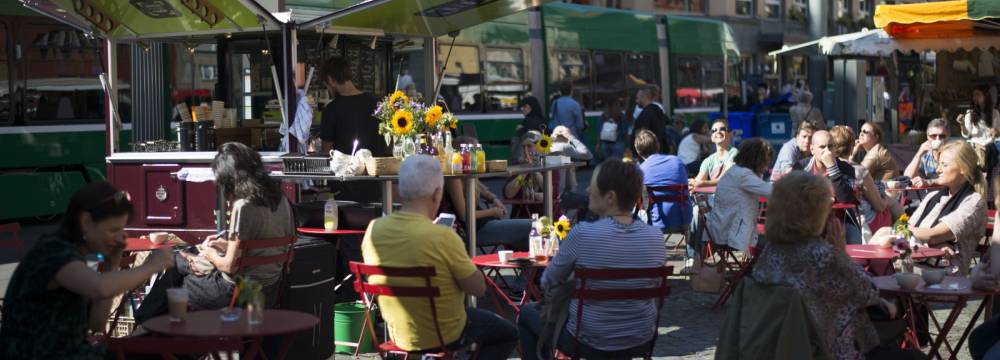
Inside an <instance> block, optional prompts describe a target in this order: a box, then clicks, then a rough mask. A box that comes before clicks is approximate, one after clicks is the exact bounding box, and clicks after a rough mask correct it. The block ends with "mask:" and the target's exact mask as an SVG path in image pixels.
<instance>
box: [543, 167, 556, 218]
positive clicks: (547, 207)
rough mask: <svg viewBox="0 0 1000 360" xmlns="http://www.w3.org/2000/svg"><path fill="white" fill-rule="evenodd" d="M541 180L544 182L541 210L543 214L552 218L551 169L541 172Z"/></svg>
mask: <svg viewBox="0 0 1000 360" xmlns="http://www.w3.org/2000/svg"><path fill="white" fill-rule="evenodd" d="M542 178H543V182H544V183H545V188H544V189H543V191H544V195H545V196H544V199H543V203H542V204H543V207H544V208H543V211H544V212H545V216H548V217H549V219H552V196H553V195H552V170H546V171H543V172H542Z"/></svg>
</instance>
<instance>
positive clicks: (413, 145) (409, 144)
mask: <svg viewBox="0 0 1000 360" xmlns="http://www.w3.org/2000/svg"><path fill="white" fill-rule="evenodd" d="M416 153H417V142H416V141H414V140H413V137H412V136H406V137H404V138H403V158H408V157H410V156H411V155H414V154H416Z"/></svg>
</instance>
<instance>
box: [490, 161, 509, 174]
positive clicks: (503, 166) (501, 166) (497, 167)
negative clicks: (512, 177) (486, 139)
mask: <svg viewBox="0 0 1000 360" xmlns="http://www.w3.org/2000/svg"><path fill="white" fill-rule="evenodd" d="M504 171H507V160H490V161H487V162H486V172H504Z"/></svg>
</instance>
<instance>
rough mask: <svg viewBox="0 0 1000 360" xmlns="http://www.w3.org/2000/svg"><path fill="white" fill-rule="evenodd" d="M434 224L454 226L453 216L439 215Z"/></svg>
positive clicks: (447, 214)
mask: <svg viewBox="0 0 1000 360" xmlns="http://www.w3.org/2000/svg"><path fill="white" fill-rule="evenodd" d="M434 223H435V224H438V225H443V226H445V227H451V226H452V225H454V224H455V214H449V213H441V215H438V217H437V219H434Z"/></svg>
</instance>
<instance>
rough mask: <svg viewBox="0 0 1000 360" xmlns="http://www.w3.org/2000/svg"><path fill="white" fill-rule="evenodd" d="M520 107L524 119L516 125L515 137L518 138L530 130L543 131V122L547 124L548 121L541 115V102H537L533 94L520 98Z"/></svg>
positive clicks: (544, 126)
mask: <svg viewBox="0 0 1000 360" xmlns="http://www.w3.org/2000/svg"><path fill="white" fill-rule="evenodd" d="M520 107H521V113H522V114H524V120H521V124H520V125H518V126H517V137H518V138H520V137H522V136H524V133H526V132H528V131H531V130H535V131H538V132H541V133H545V128H546V125H545V124H548V121H546V120H545V116H544V115H542V104H540V103H539V102H538V99H536V98H535V97H534V96H528V97H526V98H524V99H521V103H520Z"/></svg>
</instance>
